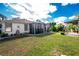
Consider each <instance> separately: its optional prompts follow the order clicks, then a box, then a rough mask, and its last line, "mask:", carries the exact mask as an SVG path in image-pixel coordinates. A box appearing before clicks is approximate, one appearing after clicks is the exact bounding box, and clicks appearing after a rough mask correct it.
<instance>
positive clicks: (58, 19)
mask: <svg viewBox="0 0 79 59" xmlns="http://www.w3.org/2000/svg"><path fill="white" fill-rule="evenodd" d="M66 19H67V17H64V16H61V17H58V18H54V22H56V23H57V24H59V23H64V20H66Z"/></svg>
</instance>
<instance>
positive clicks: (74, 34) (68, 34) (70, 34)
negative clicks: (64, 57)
mask: <svg viewBox="0 0 79 59" xmlns="http://www.w3.org/2000/svg"><path fill="white" fill-rule="evenodd" d="M66 35H67V36H79V33H67V34H66Z"/></svg>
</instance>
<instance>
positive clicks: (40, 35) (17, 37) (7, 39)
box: [0, 33, 54, 43]
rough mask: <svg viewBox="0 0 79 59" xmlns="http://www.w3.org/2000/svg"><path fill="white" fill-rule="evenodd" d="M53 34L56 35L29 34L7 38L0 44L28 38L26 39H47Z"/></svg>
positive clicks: (0, 41)
mask: <svg viewBox="0 0 79 59" xmlns="http://www.w3.org/2000/svg"><path fill="white" fill-rule="evenodd" d="M51 34H54V33H44V34H27V35H24V36H15V37H9V38H5V39H2V40H0V43H3V42H6V41H11V40H17V39H21V38H26V37H45V36H49V35H51Z"/></svg>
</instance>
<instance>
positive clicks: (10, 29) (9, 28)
mask: <svg viewBox="0 0 79 59" xmlns="http://www.w3.org/2000/svg"><path fill="white" fill-rule="evenodd" d="M5 31H6V32H9V31H10V32H11V31H12V23H7V22H6V23H5Z"/></svg>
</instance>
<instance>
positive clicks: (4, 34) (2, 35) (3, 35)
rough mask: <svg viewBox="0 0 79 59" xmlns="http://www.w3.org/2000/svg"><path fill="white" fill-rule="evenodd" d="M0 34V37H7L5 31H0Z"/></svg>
mask: <svg viewBox="0 0 79 59" xmlns="http://www.w3.org/2000/svg"><path fill="white" fill-rule="evenodd" d="M0 36H1V37H7V36H8V34H7V33H1V34H0Z"/></svg>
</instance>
